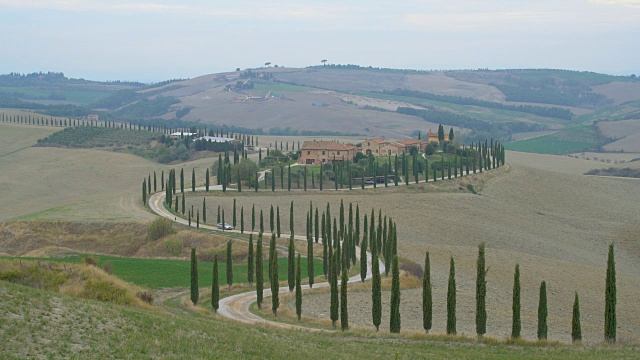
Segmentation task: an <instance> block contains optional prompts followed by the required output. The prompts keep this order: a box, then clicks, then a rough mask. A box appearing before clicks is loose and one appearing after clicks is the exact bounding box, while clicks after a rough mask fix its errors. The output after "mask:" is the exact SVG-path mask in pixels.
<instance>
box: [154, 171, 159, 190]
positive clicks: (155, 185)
mask: <svg viewBox="0 0 640 360" xmlns="http://www.w3.org/2000/svg"><path fill="white" fill-rule="evenodd" d="M156 191H158V188H157V183H156V172H155V171H154V172H153V192H156Z"/></svg>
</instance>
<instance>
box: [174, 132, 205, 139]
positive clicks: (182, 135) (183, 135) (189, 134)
mask: <svg viewBox="0 0 640 360" xmlns="http://www.w3.org/2000/svg"><path fill="white" fill-rule="evenodd" d="M196 135H198V133H192V132H183V131H176V132H174V133H171V134H169V137H170V138H172V139H180V138H181V137H186V136H196Z"/></svg>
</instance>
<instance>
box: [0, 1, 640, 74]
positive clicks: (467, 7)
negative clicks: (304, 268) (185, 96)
mask: <svg viewBox="0 0 640 360" xmlns="http://www.w3.org/2000/svg"><path fill="white" fill-rule="evenodd" d="M0 33H1V34H2V35H3V36H2V37H1V38H0V39H1V42H0V43H1V44H2V47H1V49H2V54H1V55H0V73H8V72H12V71H16V72H23V73H24V72H33V71H63V72H64V73H65V74H66V75H67V76H72V77H84V78H87V79H95V80H116V79H121V80H139V81H160V80H164V79H170V78H186V77H195V76H198V75H203V74H208V73H213V72H220V71H231V70H234V69H235V68H237V67H240V68H243V69H244V68H247V67H257V66H260V65H263V64H264V63H265V62H267V61H270V62H272V63H273V64H278V65H285V66H308V65H312V64H319V63H320V60H322V59H328V60H329V62H330V63H339V64H347V63H351V64H358V65H372V66H380V67H394V68H413V69H460V68H463V69H469V68H473V69H475V68H485V67H486V68H492V69H493V68H562V69H573V70H589V71H597V72H606V73H612V74H631V73H637V74H640V61H639V59H640V0H566V1H562V0H536V1H529V0H501V1H499V0H482V1H456V0H433V1H419V0H404V1H386V0H352V1H349V0H342V1H333V0H322V1H320V0H318V1H303V0H298V1H293V0H263V1H244V0H224V1H218V0H191V1H186V0H185V1H178V0H132V1H126V0H0Z"/></svg>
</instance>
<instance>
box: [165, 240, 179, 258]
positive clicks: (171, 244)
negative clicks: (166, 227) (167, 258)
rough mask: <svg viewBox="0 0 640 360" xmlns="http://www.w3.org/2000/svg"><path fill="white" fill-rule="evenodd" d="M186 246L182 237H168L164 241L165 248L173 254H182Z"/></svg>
mask: <svg viewBox="0 0 640 360" xmlns="http://www.w3.org/2000/svg"><path fill="white" fill-rule="evenodd" d="M183 248H184V243H183V242H182V240H181V239H168V240H167V241H165V242H164V249H165V251H166V252H167V253H169V255H171V256H180V255H181V254H182V250H183Z"/></svg>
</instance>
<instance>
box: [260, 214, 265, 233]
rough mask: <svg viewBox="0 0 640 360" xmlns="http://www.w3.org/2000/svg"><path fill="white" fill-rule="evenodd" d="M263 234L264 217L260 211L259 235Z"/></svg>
mask: <svg viewBox="0 0 640 360" xmlns="http://www.w3.org/2000/svg"><path fill="white" fill-rule="evenodd" d="M262 233H264V216H263V215H262V209H260V234H262Z"/></svg>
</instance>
